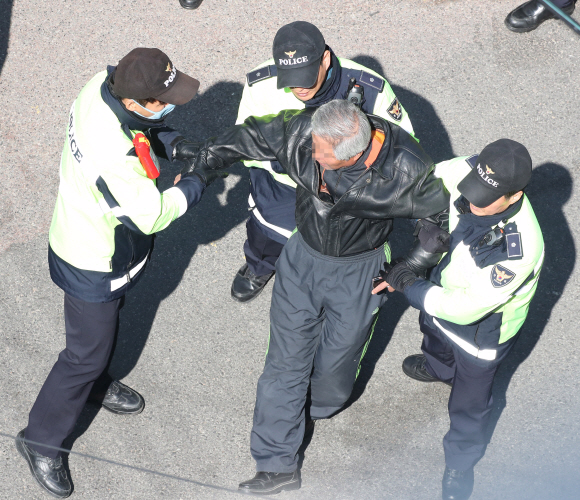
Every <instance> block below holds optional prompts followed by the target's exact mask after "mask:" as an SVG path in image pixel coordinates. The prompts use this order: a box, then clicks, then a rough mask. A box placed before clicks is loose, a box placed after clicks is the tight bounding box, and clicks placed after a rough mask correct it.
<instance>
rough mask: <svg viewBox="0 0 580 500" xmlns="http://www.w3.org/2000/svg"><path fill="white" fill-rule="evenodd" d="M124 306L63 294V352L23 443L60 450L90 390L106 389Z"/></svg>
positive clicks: (50, 451) (45, 451)
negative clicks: (110, 360) (32, 442)
mask: <svg viewBox="0 0 580 500" xmlns="http://www.w3.org/2000/svg"><path fill="white" fill-rule="evenodd" d="M122 301H123V298H120V299H117V300H114V301H112V302H106V303H97V302H85V301H83V300H80V299H76V298H74V297H71V296H70V295H68V294H65V296H64V320H65V329H66V349H64V351H62V352H61V353H60V354H59V356H58V360H57V362H56V363H55V365H54V366H53V367H52V370H51V371H50V373H49V374H48V377H47V379H46V381H45V382H44V385H43V386H42V389H41V390H40V393H39V394H38V397H37V398H36V402H35V403H34V406H33V407H32V410H31V411H30V414H29V417H28V427H27V428H26V433H25V437H26V439H30V440H31V441H36V442H39V443H44V444H47V445H50V446H59V447H60V446H61V445H62V442H63V440H64V439H65V438H66V437H67V436H68V435H69V434H70V433H71V432H72V430H73V428H74V426H75V423H76V421H77V419H78V417H79V415H80V413H81V411H82V409H83V406H84V405H85V403H86V401H87V398H88V396H89V393H90V392H91V390H94V391H96V392H99V393H100V392H103V391H105V390H106V388H107V387H108V385H109V384H110V382H111V381H112V379H111V378H110V377H109V376H108V374H107V373H103V372H104V370H105V368H106V367H107V364H108V362H109V359H110V356H111V351H112V349H113V345H114V343H115V336H116V333H117V329H118V324H119V309H120V308H121V305H122ZM95 382H96V383H95ZM31 447H32V448H34V449H35V450H36V451H37V452H38V453H41V454H42V455H45V456H47V457H51V458H56V457H57V456H58V455H59V452H58V451H57V450H53V449H51V448H46V447H43V446H36V445H31Z"/></svg>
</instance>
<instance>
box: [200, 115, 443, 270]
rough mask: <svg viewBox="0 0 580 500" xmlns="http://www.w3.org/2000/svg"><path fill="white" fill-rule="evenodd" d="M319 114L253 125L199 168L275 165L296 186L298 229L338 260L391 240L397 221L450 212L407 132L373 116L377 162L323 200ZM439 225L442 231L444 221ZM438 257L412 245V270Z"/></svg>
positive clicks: (213, 149) (208, 149) (212, 148)
mask: <svg viewBox="0 0 580 500" xmlns="http://www.w3.org/2000/svg"><path fill="white" fill-rule="evenodd" d="M315 111H316V109H312V108H307V109H303V110H300V111H296V110H286V111H282V112H281V113H280V114H278V115H269V116H264V117H260V118H257V117H253V116H251V117H249V118H248V119H247V120H246V121H245V122H244V123H243V124H241V125H237V126H234V127H232V128H230V129H228V130H226V131H225V132H224V133H222V134H221V135H220V136H218V137H215V138H212V139H209V140H208V141H206V143H205V144H204V146H203V147H202V149H201V151H200V154H199V155H198V158H197V159H196V162H195V167H205V168H211V169H219V168H225V167H228V166H230V165H231V164H233V163H234V162H236V161H239V160H259V161H265V160H269V161H273V160H277V161H278V162H279V163H280V164H281V165H282V167H283V168H284V170H285V171H286V173H287V174H288V175H289V176H290V177H291V178H292V179H293V180H294V181H295V182H296V183H297V184H298V187H297V189H296V224H297V227H298V231H300V234H301V235H302V237H303V238H304V241H305V242H306V243H307V244H308V245H309V246H310V247H312V248H313V249H314V250H316V251H318V252H320V253H322V254H325V255H330V256H335V257H340V256H347V255H353V254H357V253H361V252H365V251H368V250H371V249H375V248H378V247H379V246H381V245H383V244H384V242H385V241H386V240H387V237H388V235H389V233H390V232H391V230H392V227H393V221H392V219H393V218H395V217H401V218H407V219H420V218H426V217H429V216H433V215H437V214H439V213H440V212H446V209H448V207H449V193H447V191H446V190H445V188H444V186H443V183H442V181H441V180H439V179H437V178H436V177H435V176H434V175H432V173H431V172H432V170H433V167H434V165H433V161H432V160H431V158H429V156H428V155H427V154H426V153H425V152H424V151H423V149H422V148H421V146H419V144H417V142H416V141H415V140H414V139H413V138H412V137H411V136H410V135H409V134H408V133H407V132H405V131H404V130H403V129H401V128H400V127H397V126H395V125H392V124H390V123H389V122H387V121H386V120H384V119H382V118H380V117H378V116H375V115H368V118H369V120H370V121H371V125H372V127H373V129H380V130H382V131H383V132H384V133H385V141H384V143H383V146H382V148H381V150H380V152H379V155H378V157H377V159H376V160H375V162H374V163H373V164H372V165H371V167H370V168H368V169H367V170H366V171H365V172H364V173H363V174H361V176H360V177H359V178H358V179H357V180H356V181H355V182H354V183H353V184H352V186H351V187H350V188H349V189H348V190H347V191H346V193H344V195H343V196H342V197H341V198H340V199H339V200H338V201H337V202H336V203H334V204H332V203H329V202H325V201H322V200H321V199H320V197H319V189H320V174H319V169H318V165H317V164H316V162H315V161H314V160H313V159H312V136H311V134H312V127H311V123H310V119H311V117H312V114H313V113H314V112H315ZM443 219H445V220H441V221H436V223H437V224H438V225H439V226H443V227H444V228H445V229H447V227H445V221H446V217H444V218H443ZM439 257H440V255H439V254H429V255H427V253H426V252H425V251H422V250H421V248H420V246H419V245H417V244H416V245H414V247H413V250H412V255H410V256H409V257H408V258H407V259H406V260H409V258H410V261H411V263H412V264H414V266H412V267H413V268H414V269H415V270H418V269H419V268H427V267H431V266H433V265H435V264H436V263H437V262H438V260H439Z"/></svg>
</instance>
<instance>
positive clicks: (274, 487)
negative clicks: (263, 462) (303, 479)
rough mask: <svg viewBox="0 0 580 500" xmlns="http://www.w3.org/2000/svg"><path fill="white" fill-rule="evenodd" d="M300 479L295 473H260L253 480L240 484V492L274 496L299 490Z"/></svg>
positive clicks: (296, 472)
mask: <svg viewBox="0 0 580 500" xmlns="http://www.w3.org/2000/svg"><path fill="white" fill-rule="evenodd" d="M299 489H300V478H299V477H298V471H297V470H295V471H294V472H258V473H257V474H256V475H255V476H254V477H253V478H252V479H249V480H248V481H244V482H243V483H240V486H238V491H241V492H243V493H251V494H253V495H274V494H276V493H280V492H281V491H283V490H285V491H290V490H299Z"/></svg>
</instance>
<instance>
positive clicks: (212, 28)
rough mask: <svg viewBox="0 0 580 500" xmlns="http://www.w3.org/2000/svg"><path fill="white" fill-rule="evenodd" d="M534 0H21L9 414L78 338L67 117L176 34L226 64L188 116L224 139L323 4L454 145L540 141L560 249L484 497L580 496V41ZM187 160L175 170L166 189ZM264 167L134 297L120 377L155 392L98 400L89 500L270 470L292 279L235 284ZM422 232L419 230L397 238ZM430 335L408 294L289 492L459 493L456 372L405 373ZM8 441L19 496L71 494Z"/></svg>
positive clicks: (461, 150)
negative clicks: (255, 76)
mask: <svg viewBox="0 0 580 500" xmlns="http://www.w3.org/2000/svg"><path fill="white" fill-rule="evenodd" d="M520 1H521V0H497V1H481V2H476V1H474V0H457V1H429V0H423V1H419V0H409V1H399V0H396V1H393V0H369V1H366V2H362V1H354V0H342V1H337V0H326V1H324V2H313V1H307V0H294V1H293V2H282V1H280V0H270V1H268V2H266V1H259V0H205V2H204V4H203V5H202V6H201V8H200V9H199V10H197V11H186V10H183V9H181V8H180V7H179V4H178V2H177V0H171V1H170V0H164V1H152V0H143V1H141V2H133V1H128V0H115V1H113V0H99V1H95V0H93V1H86V0H85V1H82V0H81V1H72V0H64V1H61V2H57V1H56V0H46V1H44V2H24V1H21V0H16V1H15V2H14V4H12V2H11V1H10V0H0V17H1V19H0V30H1V32H0V65H1V64H2V63H4V64H3V67H2V69H1V71H2V72H1V75H0V96H1V101H0V102H1V105H0V106H1V107H0V109H1V123H0V127H1V136H0V141H1V142H0V154H1V157H2V168H1V173H2V176H1V182H0V204H1V209H0V217H1V229H0V283H1V285H0V311H1V312H0V314H1V322H0V335H1V338H2V342H1V344H0V366H1V367H2V375H1V376H0V393H1V398H2V399H1V404H0V432H2V433H5V434H8V435H15V434H16V433H17V432H18V431H19V430H20V429H22V428H23V427H24V426H25V425H26V422H27V415H28V411H29V409H30V408H31V406H32V404H33V402H34V400H35V398H36V395H37V393H38V391H39V389H40V387H41V385H42V383H43V382H44V379H45V377H46V375H47V374H48V372H49V370H50V368H51V366H52V364H53V363H54V361H55V360H56V357H57V354H58V352H59V351H60V350H61V349H63V345H64V334H63V333H64V322H63V313H62V302H63V293H62V291H61V290H60V289H58V288H57V287H56V286H55V285H53V283H52V282H51V280H50V278H49V274H48V267H47V262H46V251H47V233H48V228H49V224H50V220H51V215H52V210H53V205H54V201H55V198H56V193H57V189H58V182H59V180H58V165H59V158H60V153H61V149H62V145H63V141H64V130H65V123H66V118H67V113H68V110H69V108H70V105H71V103H72V101H73V100H74V98H75V97H76V95H77V94H78V92H79V91H80V89H81V88H82V86H83V85H84V84H85V83H86V82H87V81H88V80H89V79H90V78H91V77H92V76H93V75H94V74H95V73H96V72H98V71H101V70H103V69H104V68H105V67H106V65H107V64H116V63H117V62H118V60H119V59H120V58H121V57H122V56H123V55H125V54H126V53H127V52H128V51H129V50H131V49H132V48H134V47H136V46H148V47H151V46H155V47H159V48H161V49H163V50H164V51H166V52H167V53H168V54H169V55H170V57H171V58H172V59H173V61H174V62H175V63H176V65H177V67H178V68H179V69H181V70H183V71H185V72H187V73H189V74H192V75H194V76H196V77H197V78H199V79H200V80H201V82H202V87H201V91H200V94H199V96H198V97H197V98H196V99H195V100H194V101H192V102H191V103H189V104H188V105H186V106H184V107H182V108H178V110H176V111H175V112H174V113H173V114H172V115H171V116H170V118H169V123H170V124H171V125H173V126H174V127H176V128H179V129H181V130H182V131H183V132H184V133H185V135H187V136H189V137H191V138H192V139H196V140H201V139H204V138H206V137H207V136H209V135H211V134H215V133H217V132H219V131H220V130H222V129H223V128H224V127H226V126H228V125H230V124H233V122H234V120H235V115H236V109H237V104H238V102H239V99H240V96H241V89H242V84H243V81H244V75H245V73H246V72H248V71H249V70H250V69H251V68H253V67H255V66H256V65H258V64H260V63H261V62H262V61H264V60H265V59H267V58H268V57H270V50H271V43H272V39H273V37H274V34H275V32H276V31H277V29H278V28H279V27H280V26H282V25H283V24H285V23H288V22H291V21H294V20H299V19H301V20H308V21H311V22H314V23H315V24H317V25H318V26H319V27H320V29H321V30H322V32H323V33H324V35H325V37H326V39H327V42H328V44H329V45H330V46H331V47H332V48H333V49H334V50H335V51H336V52H337V53H338V54H339V55H341V56H342V57H348V58H351V59H355V60H357V61H359V62H361V63H363V64H365V65H367V66H369V67H370V68H372V69H375V70H378V71H380V72H381V73H383V74H384V75H385V76H386V77H387V78H388V79H389V80H390V82H391V83H392V85H393V87H394V89H395V91H396V92H397V94H398V96H399V98H400V100H401V101H402V103H403V105H404V106H405V107H406V108H407V110H408V111H409V113H410V116H411V119H412V121H413V123H414V125H415V130H416V132H417V135H418V136H419V137H420V138H421V143H422V144H423V146H424V147H425V149H426V150H427V151H428V152H429V153H430V154H431V155H432V156H433V158H434V159H435V160H436V161H441V160H444V159H448V158H451V157H453V156H458V155H465V154H471V153H474V152H479V151H480V150H481V149H482V147H483V146H485V145H486V144H487V143H488V142H490V141H492V140H495V139H497V138H500V137H510V138H512V139H515V140H518V141H521V142H522V143H524V144H525V145H526V146H527V147H528V148H529V150H530V152H531V155H532V158H533V159H534V164H535V173H534V177H533V181H532V186H531V188H530V191H529V195H530V198H531V199H532V203H533V205H534V206H535V208H536V212H537V215H538V219H539V220H540V224H541V225H542V228H543V230H544V236H545V239H546V250H547V259H546V264H545V266H544V270H543V272H542V277H541V280H540V285H539V288H538V293H537V295H536V298H535V300H534V302H533V303H532V307H531V310H530V315H529V317H528V321H527V322H526V324H525V326H524V328H523V331H522V334H521V338H520V341H519V343H518V344H517V346H516V348H515V349H514V351H513V353H512V355H511V357H510V358H509V359H508V361H507V362H506V363H505V365H504V366H503V367H502V369H501V371H500V373H499V376H498V377H497V379H496V383H495V386H494V400H495V403H494V417H493V421H494V429H492V431H493V435H492V437H491V441H490V444H489V447H488V450H487V454H486V455H485V457H484V458H483V460H482V461H481V462H480V464H479V465H478V466H477V468H476V473H475V481H476V484H475V490H474V493H473V496H472V498H473V499H474V500H480V499H518V500H519V499H521V500H530V499H538V500H547V499H550V500H551V499H558V500H560V499H574V498H580V476H579V474H578V470H579V465H580V451H579V449H580V443H579V430H580V423H579V416H578V415H579V414H580V403H579V400H578V380H577V378H578V369H577V368H578V362H579V354H578V352H579V351H578V349H577V342H578V341H577V336H578V334H577V323H578V317H579V315H580V312H579V311H578V301H579V296H580V294H579V292H578V281H579V274H578V272H576V266H575V263H576V242H577V241H578V237H579V233H578V232H579V230H580V222H579V220H578V215H579V213H580V207H579V203H578V196H573V191H574V190H573V187H574V182H577V181H578V179H579V177H580V173H579V171H578V165H579V160H578V157H579V154H580V146H579V143H578V117H579V116H580V104H579V101H578V98H577V96H576V93H577V92H576V87H577V85H576V84H575V83H574V82H576V83H577V82H578V81H579V79H580V68H579V65H578V63H579V61H580V38H579V37H578V35H576V34H575V33H574V32H572V31H571V30H570V29H568V28H567V27H566V26H565V25H563V24H562V23H560V22H556V21H552V22H548V23H546V24H544V25H543V26H542V27H541V28H540V29H538V30H536V31H535V32H532V33H529V34H513V33H511V32H509V31H507V29H506V28H505V27H504V24H503V20H504V17H505V16H506V14H507V13H508V12H509V11H510V10H511V9H513V8H514V7H516V6H517V5H518V4H519V3H520ZM8 28H9V32H8ZM6 45H7V47H8V54H7V57H6V58H5V61H4V55H5V49H6ZM3 51H4V53H3ZM177 171H178V167H177V166H171V165H169V164H167V165H165V171H164V173H163V174H162V176H161V178H160V185H161V187H162V188H165V187H167V186H169V185H170V184H171V180H172V178H173V176H174V175H175V174H176V173H177ZM247 182H248V180H247V173H246V172H245V171H244V169H243V168H242V167H241V166H239V167H235V168H234V170H233V174H232V175H231V176H230V177H229V178H228V179H227V180H226V181H225V182H224V181H218V182H216V183H215V184H214V185H213V186H211V188H209V189H208V191H207V193H206V195H205V198H204V200H203V201H202V202H201V203H200V204H199V206H198V207H197V208H196V209H195V210H194V211H192V212H191V213H189V214H187V215H186V216H184V217H183V218H182V219H180V220H178V221H177V222H176V223H175V224H174V225H173V226H171V227H170V228H169V229H168V230H167V231H164V232H162V233H160V234H159V237H158V239H157V246H156V251H155V255H154V259H153V262H152V264H151V265H150V266H149V269H148V271H147V275H146V277H145V278H144V279H143V280H142V282H141V284H140V285H139V286H138V287H137V288H136V289H135V290H134V292H133V293H131V294H130V295H129V296H128V297H127V300H126V305H125V308H124V309H123V311H122V316H121V325H120V337H119V341H118V346H117V351H116V356H115V358H114V360H113V373H114V374H115V375H116V376H117V377H119V378H122V379H123V380H124V381H125V382H126V383H127V384H129V385H131V386H133V387H135V388H136V389H138V390H139V391H140V392H141V394H143V395H144V397H145V399H146V401H147V406H146V408H145V411H144V412H143V413H142V414H141V415H139V416H137V417H119V416H115V415H113V414H111V413H108V412H106V411H104V410H103V411H100V410H99V408H96V407H91V406H87V407H86V408H85V410H84V411H83V413H82V415H81V418H80V419H79V422H78V424H77V427H76V429H75V431H74V434H73V435H72V436H71V438H70V439H69V440H68V441H67V443H66V445H67V446H72V449H73V451H75V452H79V453H84V454H88V455H91V456H95V457H99V458H103V459H107V460H109V461H113V462H116V463H111V462H102V461H98V460H95V459H92V458H87V457H83V456H78V455H73V454H71V455H70V457H69V460H68V461H69V465H70V470H71V474H72V479H73V482H74V486H75V493H74V497H73V498H76V499H78V500H81V499H103V498H115V499H128V498H130V499H157V498H167V499H228V498H234V493H231V492H229V491H227V490H233V489H235V488H237V484H238V482H239V481H241V480H244V479H247V478H249V477H251V476H252V475H253V473H254V463H253V461H252V459H251V456H250V454H249V432H250V428H251V419H252V411H253V403H254V397H255V387H256V381H257V379H258V376H259V374H260V373H261V368H262V364H263V359H264V353H265V350H266V343H267V336H268V311H269V303H270V295H271V289H272V288H271V284H269V285H268V287H267V289H266V291H265V292H264V293H263V294H262V295H261V296H260V297H259V298H258V299H256V300H255V301H253V302H251V303H249V304H246V305H241V304H238V303H234V302H233V301H232V300H231V299H230V284H231V280H232V278H233V276H234V274H235V272H236V271H237V269H238V268H239V266H240V265H241V264H242V262H243V252H242V244H243V241H244V239H245V227H244V220H245V218H246V216H247V212H246V204H245V203H246V198H247ZM409 241H410V239H409V234H408V229H407V227H406V226H405V225H399V226H398V228H397V230H396V232H395V234H394V236H393V244H394V247H395V249H396V252H399V253H401V252H402V251H404V249H405V246H406V245H408V244H409ZM420 342H421V335H420V333H419V331H418V328H417V313H416V311H414V310H412V309H409V308H408V306H407V304H406V303H405V301H404V299H402V298H401V297H394V298H393V299H392V300H390V301H389V303H388V304H387V305H386V306H385V307H384V309H383V311H382V314H381V320H380V322H379V324H378V327H377V330H376V332H375V336H374V338H373V341H372V345H371V348H370V350H369V352H368V354H367V356H366V358H365V360H364V362H363V369H362V372H361V375H360V377H359V380H358V382H357V385H356V388H355V394H354V396H353V400H352V402H351V404H350V406H349V407H348V408H347V409H346V410H345V411H343V412H342V413H340V414H339V415H337V416H336V417H335V418H333V419H331V420H327V421H322V422H319V423H318V424H317V426H316V429H315V432H314V436H313V438H312V441H311V443H310V446H309V447H308V448H307V449H306V452H305V458H304V463H303V466H302V478H303V488H302V489H301V490H300V491H299V492H289V493H282V494H280V495H279V497H278V498H280V499H297V500H298V499H355V498H356V499H359V498H364V499H397V500H398V499H417V500H422V499H425V500H427V499H436V498H440V479H441V475H442V472H443V468H444V459H443V449H442V444H441V440H442V438H443V435H444V434H445V432H446V430H447V427H448V423H449V422H448V416H447V408H446V402H447V398H448V394H449V388H448V387H447V386H445V385H443V384H421V383H419V382H415V381H413V380H411V379H408V378H407V377H405V376H404V375H403V373H402V371H401V368H400V367H401V362H402V360H403V359H404V357H405V356H407V355H409V354H413V353H416V352H418V350H419V346H420ZM0 457H1V461H2V468H1V469H0V470H1V471H2V477H3V478H4V483H3V486H2V487H1V488H0V498H7V499H43V498H48V496H47V495H46V494H44V493H43V492H42V490H40V488H39V487H38V486H37V484H36V483H35V482H34V481H33V479H32V477H31V476H30V474H29V471H28V468H27V467H26V465H25V463H24V461H23V460H22V459H21V458H20V457H19V456H18V455H17V452H16V450H15V448H14V445H13V442H12V441H11V440H10V439H8V438H6V437H4V436H0ZM120 464H125V465H130V466H133V467H139V468H142V469H146V470H139V471H138V470H135V469H130V468H126V467H122V466H121V465H120ZM164 474H167V475H171V476H174V477H166V476H163V475H164ZM195 481H198V482H201V483H206V484H208V485H211V486H214V487H215V488H210V487H204V486H200V485H197V484H195ZM216 488H217V489H216Z"/></svg>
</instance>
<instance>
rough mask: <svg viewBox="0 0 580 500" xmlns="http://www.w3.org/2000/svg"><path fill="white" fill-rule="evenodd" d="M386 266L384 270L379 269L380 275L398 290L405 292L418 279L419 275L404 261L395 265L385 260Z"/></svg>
mask: <svg viewBox="0 0 580 500" xmlns="http://www.w3.org/2000/svg"><path fill="white" fill-rule="evenodd" d="M384 268H385V270H384V271H382V270H381V271H379V275H380V276H381V278H383V280H385V282H387V283H388V284H389V285H391V286H392V287H393V288H394V289H395V290H397V291H398V292H404V291H405V288H407V287H408V286H410V285H412V284H413V283H415V281H417V276H415V273H414V272H413V271H411V270H410V269H409V268H408V267H407V263H406V262H404V261H402V262H398V263H397V264H395V265H394V266H391V264H389V263H387V262H385V263H384Z"/></svg>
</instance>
